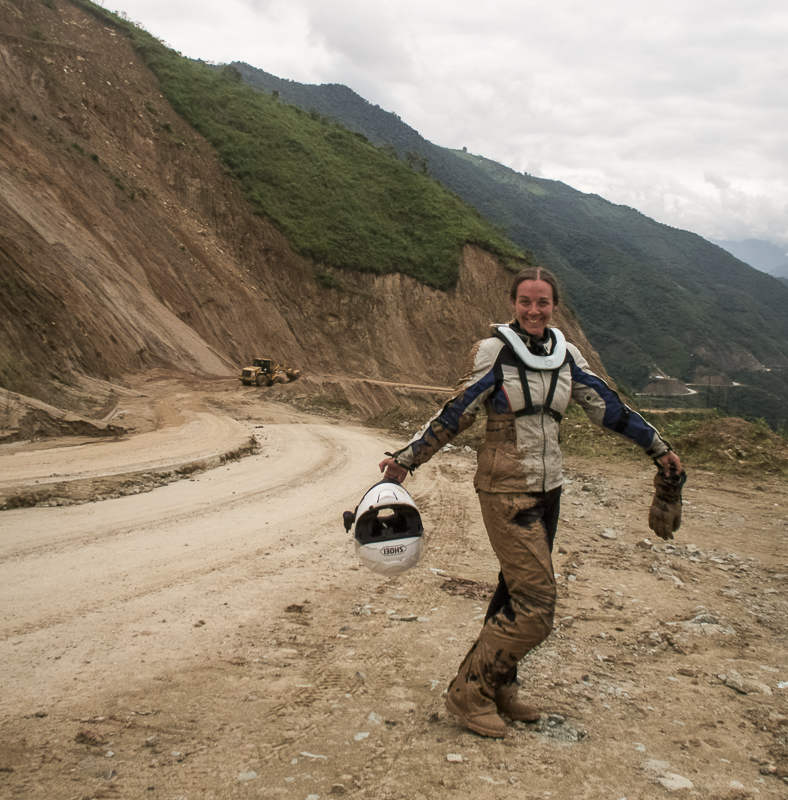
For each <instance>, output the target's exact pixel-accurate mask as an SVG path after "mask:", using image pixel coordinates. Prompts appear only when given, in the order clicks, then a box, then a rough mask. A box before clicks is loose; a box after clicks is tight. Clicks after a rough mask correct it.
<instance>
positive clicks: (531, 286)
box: [514, 280, 554, 338]
mask: <svg viewBox="0 0 788 800" xmlns="http://www.w3.org/2000/svg"><path fill="white" fill-rule="evenodd" d="M553 305H554V304H553V287H552V286H551V285H550V284H549V283H547V282H545V281H531V280H528V281H523V282H522V283H520V285H519V286H518V287H517V295H516V297H515V298H514V316H515V317H516V318H517V321H518V322H519V323H520V327H521V328H522V329H523V330H524V331H525V332H526V333H529V334H531V336H536V337H537V338H541V337H542V336H543V335H544V329H545V327H546V326H547V324H548V323H549V322H550V317H551V316H552V315H553Z"/></svg>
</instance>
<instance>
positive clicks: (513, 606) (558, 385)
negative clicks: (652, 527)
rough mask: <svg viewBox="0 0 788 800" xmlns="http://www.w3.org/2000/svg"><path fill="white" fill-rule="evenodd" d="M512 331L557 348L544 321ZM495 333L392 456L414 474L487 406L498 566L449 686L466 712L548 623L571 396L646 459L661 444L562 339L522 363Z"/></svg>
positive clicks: (528, 341) (487, 468) (486, 449)
mask: <svg viewBox="0 0 788 800" xmlns="http://www.w3.org/2000/svg"><path fill="white" fill-rule="evenodd" d="M510 328H511V329H512V330H513V331H515V332H516V334H517V335H518V336H519V338H520V340H521V341H522V342H523V343H524V344H525V345H526V346H527V347H528V349H529V351H530V352H531V353H533V354H535V355H542V356H549V354H550V353H551V352H560V349H562V348H557V347H556V341H558V340H559V338H560V339H562V338H563V337H560V332H559V333H558V335H556V333H551V331H550V329H549V328H548V329H547V330H546V332H545V337H544V338H543V339H542V340H541V341H538V342H537V341H533V337H531V336H529V335H528V334H527V333H525V332H524V331H523V330H522V329H521V328H520V327H519V325H518V324H517V323H513V324H512V325H511V326H510ZM493 331H494V332H496V331H497V328H496V327H494V328H493ZM499 336H500V334H499V333H495V335H494V336H493V337H491V338H489V339H484V340H482V341H480V342H477V343H476V344H475V345H474V346H473V348H472V349H471V351H470V354H469V356H468V361H467V365H466V371H465V374H464V376H463V377H462V378H461V379H460V381H459V383H458V387H457V390H456V392H455V394H454V396H453V397H452V398H451V399H450V400H449V401H448V402H447V403H446V404H445V405H444V406H443V408H442V409H441V410H440V411H439V412H438V413H437V414H436V415H435V416H434V417H433V418H432V419H431V420H430V421H429V422H428V423H427V424H426V425H425V426H424V427H422V428H421V430H419V432H418V433H417V434H416V435H415V436H414V438H413V439H412V440H411V441H410V442H409V443H408V444H407V445H406V446H405V447H404V448H403V449H402V450H399V451H398V452H396V453H393V454H392V455H393V456H394V458H395V460H396V461H397V463H398V464H400V465H401V466H403V467H406V468H407V469H409V470H411V471H412V470H413V469H414V468H415V467H418V466H419V465H420V464H423V463H425V462H426V461H428V460H429V459H430V458H431V457H432V456H433V455H434V454H435V453H436V452H437V451H438V450H440V449H441V447H443V446H444V445H445V444H447V443H448V442H450V441H451V440H452V439H453V438H454V437H455V436H457V434H458V433H460V432H461V431H463V430H465V429H466V428H468V427H469V426H470V425H471V424H472V423H473V422H474V420H475V419H476V416H477V414H478V412H479V410H480V409H481V407H482V405H484V407H485V408H486V411H487V430H486V435H485V439H484V442H483V444H482V446H481V447H480V448H479V453H478V469H477V471H476V476H475V478H474V487H475V489H476V491H477V493H478V495H479V502H480V504H481V511H482V517H483V519H484V524H485V526H486V528H487V533H488V535H489V538H490V544H491V545H492V548H493V550H494V552H495V555H496V556H497V557H498V560H499V562H500V565H501V573H500V576H499V583H498V588H497V590H496V592H495V595H494V596H493V600H492V602H491V604H490V609H489V611H488V615H487V618H486V620H485V624H484V627H483V628H482V631H481V633H480V635H479V638H478V639H477V640H476V642H475V643H474V645H473V647H472V648H471V649H470V651H469V652H468V654H467V655H466V657H465V659H464V661H463V662H462V664H461V665H460V668H459V671H458V674H457V677H455V679H454V680H453V681H452V683H451V684H450V686H449V693H450V694H451V695H452V696H454V698H455V699H456V700H457V701H458V702H459V705H460V706H462V707H463V708H464V709H465V710H466V712H467V714H468V716H470V717H473V716H475V715H483V714H489V713H490V712H491V711H492V712H494V711H495V710H496V696H498V697H499V700H500V696H501V695H502V693H505V692H507V690H509V691H511V690H513V689H515V687H514V686H513V683H514V680H515V678H516V675H517V663H518V662H519V661H520V659H521V658H523V656H524V655H525V654H526V653H528V652H529V651H530V650H531V649H533V648H534V647H536V646H537V645H538V644H540V643H541V642H543V641H544V640H545V638H546V637H547V636H548V634H549V633H550V631H551V630H552V627H553V615H554V612H555V601H556V586H555V576H554V574H553V564H552V549H553V539H554V537H555V532H556V527H557V524H558V515H559V506H560V497H561V484H562V482H563V476H562V472H561V469H562V463H563V457H562V454H561V450H560V448H559V444H558V430H559V423H560V422H561V418H562V415H563V413H564V412H565V410H566V407H567V405H568V404H569V401H570V399H572V400H574V401H575V402H576V403H578V405H580V406H581V407H582V408H583V410H584V411H585V413H586V414H587V415H588V417H589V418H590V419H591V421H592V422H594V423H595V424H596V425H599V426H600V427H602V428H605V429H606V430H608V431H610V432H613V433H616V434H620V435H622V436H624V437H626V438H627V439H629V440H631V441H633V442H636V443H637V444H638V445H640V446H641V447H642V448H643V450H645V452H646V454H647V455H648V456H649V457H651V458H659V457H660V456H662V455H664V454H665V453H666V452H667V451H668V450H669V446H668V445H667V443H666V442H665V441H664V440H663V439H662V438H661V437H660V435H659V433H658V432H657V431H656V430H655V429H654V428H653V427H652V426H651V425H649V424H648V423H647V422H646V421H645V420H644V419H643V418H642V417H641V416H640V415H639V414H637V413H636V412H634V411H632V410H631V409H629V408H628V407H627V406H626V405H624V403H623V402H622V401H621V399H620V398H619V396H618V395H617V394H616V393H615V392H614V391H613V390H612V389H611V388H610V387H609V386H608V385H607V384H606V383H605V382H604V381H603V380H602V379H601V378H599V377H598V376H597V375H595V374H594V373H593V372H591V371H590V370H589V369H588V364H587V362H586V360H585V359H584V358H583V356H582V355H581V354H580V351H579V350H578V349H577V348H576V347H575V346H574V345H571V344H568V343H567V344H566V346H565V355H564V357H563V358H562V359H561V361H560V363H558V364H556V363H555V361H556V359H553V364H552V367H553V368H552V369H549V370H539V369H532V368H529V367H527V366H526V365H525V363H524V361H523V359H522V358H521V357H518V355H516V353H515V350H514V348H513V347H512V346H511V345H510V344H509V343H507V342H505V341H504V338H505V337H502V336H501V337H500V338H499ZM543 363H544V362H543Z"/></svg>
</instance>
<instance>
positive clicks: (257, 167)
mask: <svg viewBox="0 0 788 800" xmlns="http://www.w3.org/2000/svg"><path fill="white" fill-rule="evenodd" d="M74 1H75V2H76V3H77V4H78V5H81V6H82V7H83V8H86V9H87V10H90V11H91V12H92V13H95V14H98V15H101V16H102V17H103V18H104V19H106V20H107V21H109V22H111V23H112V24H113V25H114V26H116V27H119V28H121V29H122V30H123V31H124V32H125V33H126V34H127V35H129V36H130V37H131V39H132V40H133V41H134V44H135V47H136V49H137V50H138V52H139V53H140V54H141V55H142V56H143V58H144V59H145V61H146V63H147V65H148V66H149V67H150V69H151V70H152V71H153V72H154V74H155V75H156V77H157V78H158V79H159V81H160V84H161V92H162V94H163V96H164V97H165V98H166V99H167V101H168V102H169V103H170V105H172V107H173V108H174V109H175V111H177V112H178V113H179V114H180V115H181V116H182V117H183V118H184V119H185V120H186V121H187V122H188V123H189V124H190V125H192V127H194V128H195V130H197V131H198V133H200V134H201V135H202V136H204V137H205V138H206V139H207V140H208V141H209V142H210V143H211V144H212V145H213V146H214V147H215V148H216V150H217V151H218V153H219V155H220V157H221V158H222V160H223V161H224V163H225V164H226V165H227V168H228V170H229V172H230V173H231V174H232V175H233V176H234V177H235V178H236V179H237V180H238V181H239V182H240V184H241V186H242V188H243V191H244V193H245V195H246V198H247V200H249V202H250V203H251V204H252V206H253V207H254V208H255V209H256V210H257V211H258V212H259V213H261V214H263V215H264V216H265V217H266V218H267V219H269V220H271V221H272V222H274V223H275V224H276V225H277V226H278V227H279V228H280V229H281V230H282V231H283V233H285V235H286V236H287V237H288V240H289V241H290V243H291V245H292V246H293V247H294V248H295V249H296V250H297V251H298V252H300V253H302V254H303V255H306V256H309V257H311V258H313V259H315V260H316V261H318V262H323V263H325V264H329V265H332V266H336V267H349V268H352V269H357V270H362V271H367V272H376V273H384V274H385V273H391V272H401V273H404V274H406V275H410V276H411V277H414V278H416V279H418V280H419V281H421V282H423V283H426V284H428V285H431V286H434V287H436V288H441V289H446V288H448V287H450V286H452V285H453V284H454V283H455V282H456V280H457V276H458V270H459V258H460V252H461V249H462V247H463V245H465V244H466V243H469V242H470V243H474V244H478V245H480V246H482V247H484V248H485V249H487V250H489V251H490V252H493V253H495V254H496V255H497V256H499V257H500V258H501V259H502V260H503V261H504V263H507V265H509V266H511V267H512V268H514V267H515V266H516V264H517V263H520V262H521V261H522V259H523V258H525V257H526V254H524V253H522V252H520V250H519V249H518V248H517V247H515V246H514V245H513V244H512V243H511V242H510V241H509V240H508V239H507V238H506V237H505V236H504V235H502V234H501V232H500V231H498V230H496V229H495V228H494V226H493V225H491V224H490V223H489V222H488V221H487V220H486V219H484V217H483V216H482V215H481V214H479V212H477V211H476V210H475V209H474V208H473V207H472V206H470V205H468V204H467V203H465V202H464V201H462V200H460V198H458V197H457V196H456V195H454V194H452V193H451V192H450V191H448V190H447V189H446V188H444V187H443V186H442V185H441V184H440V183H438V182H437V181H435V180H434V179H432V178H430V177H429V176H428V175H426V174H423V173H417V172H414V171H413V170H412V169H410V168H409V167H408V166H407V165H406V164H404V163H402V162H400V161H399V160H398V159H397V158H396V154H392V153H391V152H390V151H389V150H384V149H381V148H379V147H376V146H374V145H373V144H371V143H370V142H369V141H368V140H367V138H366V137H365V136H364V135H363V134H360V133H358V132H352V131H350V130H348V128H347V127H345V126H344V125H340V124H337V123H336V122H331V121H329V120H328V119H327V118H325V117H321V116H320V115H319V114H316V113H312V114H309V113H304V112H303V111H302V110H301V109H300V108H298V107H297V106H295V105H286V104H284V103H281V102H279V101H278V100H277V99H276V98H275V97H273V96H271V95H270V94H261V93H260V92H257V91H254V90H253V89H251V88H249V87H248V86H247V85H246V84H245V83H244V82H243V80H242V77H241V73H240V72H239V71H238V70H237V69H236V68H235V67H232V66H224V67H222V68H220V69H218V70H217V69H213V68H211V67H210V66H208V65H207V64H205V63H203V62H201V61H194V60H191V59H188V58H184V57H182V56H181V55H179V54H178V53H176V52H175V51H174V50H171V49H170V48H168V47H167V46H165V45H164V44H162V43H161V42H160V41H159V40H158V39H156V38H155V37H154V36H152V35H150V34H149V33H148V32H147V31H145V30H144V29H142V28H138V27H136V26H135V25H134V24H132V23H130V22H127V21H125V20H122V19H120V18H119V17H117V16H116V15H114V14H112V13H111V12H107V11H105V10H104V9H102V8H99V7H98V6H96V5H95V4H93V3H90V2H88V0H74Z"/></svg>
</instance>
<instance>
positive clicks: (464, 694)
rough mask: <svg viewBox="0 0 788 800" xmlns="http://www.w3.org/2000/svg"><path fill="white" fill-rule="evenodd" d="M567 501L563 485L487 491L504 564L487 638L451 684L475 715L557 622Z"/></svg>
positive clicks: (485, 506)
mask: <svg viewBox="0 0 788 800" xmlns="http://www.w3.org/2000/svg"><path fill="white" fill-rule="evenodd" d="M560 501H561V489H560V487H559V488H557V489H553V490H552V491H550V492H544V493H534V494H519V493H518V494H510V493H492V492H479V502H480V504H481V509H482V518H483V519H484V524H485V526H486V528H487V534H488V536H489V537H490V544H491V545H492V548H493V551H494V552H495V555H496V556H497V557H498V561H499V563H500V565H501V571H500V574H499V576H498V587H497V589H496V591H495V593H494V595H493V598H492V600H491V601H490V608H489V609H488V612H487V616H486V618H485V622H484V627H483V628H482V631H481V633H480V634H479V638H478V639H477V640H476V642H474V644H473V646H472V647H471V649H470V650H469V651H468V654H467V655H466V656H465V659H464V660H463V662H462V664H460V668H459V670H458V672H457V676H456V677H455V678H454V680H453V681H452V682H451V683H450V684H449V689H448V691H449V693H450V694H451V696H452V697H453V698H454V700H455V703H456V704H458V705H459V706H460V707H462V708H463V709H464V710H465V711H466V713H467V715H468V716H471V717H472V716H475V715H483V714H489V713H494V712H495V710H496V704H495V697H496V695H497V694H498V693H499V692H501V691H502V690H505V689H506V688H507V687H510V686H511V685H512V684H513V683H514V681H515V679H516V677H517V663H518V662H519V661H520V659H521V658H522V657H523V656H524V655H525V654H526V653H528V652H529V651H530V650H532V649H533V648H534V647H536V646H537V645H538V644H541V643H542V642H543V641H544V640H545V639H546V638H547V636H548V634H549V633H550V631H551V630H552V628H553V616H554V614H555V600H556V588H555V576H554V574H553V562H552V549H553V540H554V539H555V531H556V527H557V525H558V515H559V513H560Z"/></svg>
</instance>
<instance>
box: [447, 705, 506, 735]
mask: <svg viewBox="0 0 788 800" xmlns="http://www.w3.org/2000/svg"><path fill="white" fill-rule="evenodd" d="M446 710H447V711H448V712H449V713H450V714H454V716H455V717H457V718H459V720H460V722H461V723H462V724H463V725H464V726H465V727H466V728H468V729H469V730H472V731H473V732H474V733H478V734H480V735H482V736H490V737H491V738H493V739H503V738H504V736H506V723H505V722H504V721H503V720H502V719H501V718H500V717H499V716H498V714H496V712H495V707H494V706H493V707H492V709H489V710H484V709H482V710H478V711H468V710H466V709H464V708H463V707H462V706H461V705H460V704H459V702H458V699H457V698H456V697H453V696H452V695H451V694H448V695H446Z"/></svg>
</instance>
